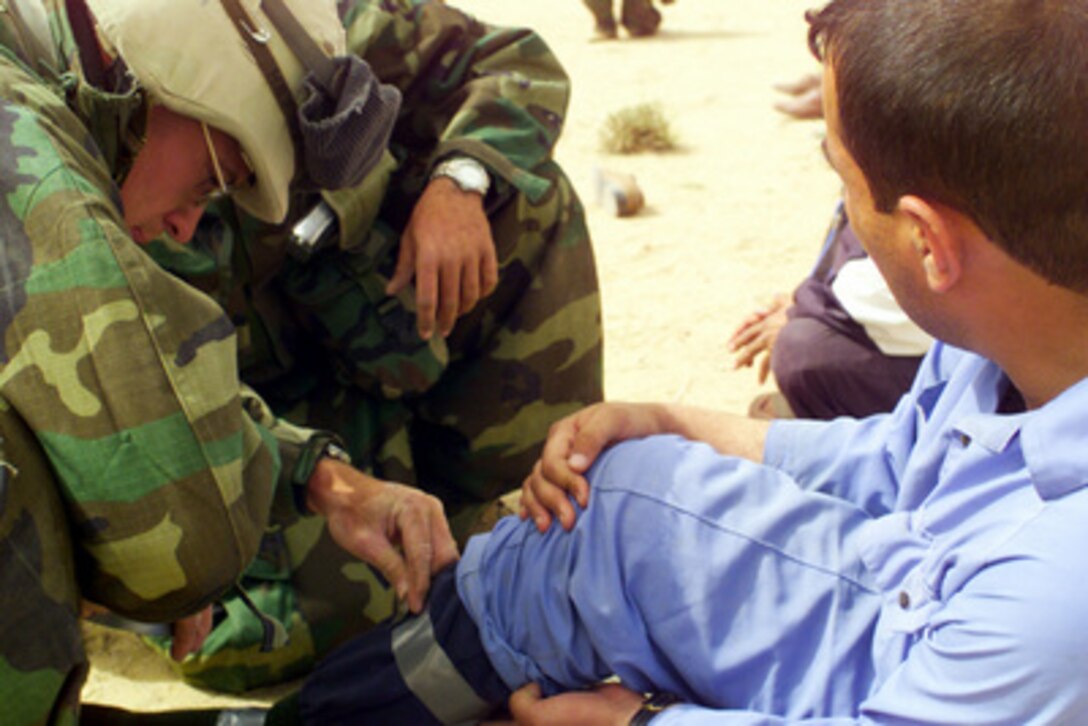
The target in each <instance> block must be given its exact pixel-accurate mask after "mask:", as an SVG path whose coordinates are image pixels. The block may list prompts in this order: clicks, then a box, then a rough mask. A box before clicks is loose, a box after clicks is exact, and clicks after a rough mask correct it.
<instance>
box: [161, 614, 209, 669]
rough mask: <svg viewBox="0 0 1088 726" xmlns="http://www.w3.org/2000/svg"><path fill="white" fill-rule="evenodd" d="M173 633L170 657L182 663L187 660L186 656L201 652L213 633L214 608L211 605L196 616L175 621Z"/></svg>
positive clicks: (172, 628)
mask: <svg viewBox="0 0 1088 726" xmlns="http://www.w3.org/2000/svg"><path fill="white" fill-rule="evenodd" d="M171 631H172V634H173V636H174V637H173V642H172V643H171V644H170V657H171V658H173V659H174V660H176V661H178V662H181V661H183V660H185V656H187V655H189V654H190V653H195V652H197V651H198V650H200V648H201V647H202V646H203V645H204V641H205V640H207V638H208V634H209V633H211V632H212V606H211V605H209V606H208V607H206V608H204V609H203V610H201V611H200V612H199V613H197V614H196V615H190V616H189V617H187V618H182V619H181V620H178V621H175V622H174V624H173V626H172V627H171Z"/></svg>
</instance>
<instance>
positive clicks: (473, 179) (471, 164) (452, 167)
mask: <svg viewBox="0 0 1088 726" xmlns="http://www.w3.org/2000/svg"><path fill="white" fill-rule="evenodd" d="M440 176H441V177H446V178H447V179H451V180H452V181H453V183H454V184H456V185H457V187H458V188H459V189H460V190H461V191H463V192H474V193H476V194H479V195H480V196H481V197H486V196H487V190H488V189H490V188H491V177H490V175H488V173H487V169H486V168H485V167H484V165H483V164H481V163H480V162H478V161H476V160H475V159H472V158H470V157H467V156H451V157H450V158H448V159H444V160H443V161H441V162H439V164H438V166H436V167H435V168H434V171H432V172H431V179H434V178H435V177H440Z"/></svg>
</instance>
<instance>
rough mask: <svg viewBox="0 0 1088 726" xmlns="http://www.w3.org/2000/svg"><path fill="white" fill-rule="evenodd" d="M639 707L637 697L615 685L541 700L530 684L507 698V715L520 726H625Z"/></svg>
mask: <svg viewBox="0 0 1088 726" xmlns="http://www.w3.org/2000/svg"><path fill="white" fill-rule="evenodd" d="M641 706H642V696H641V695H640V694H638V693H635V692H634V691H631V690H629V689H627V688H624V687H623V686H620V685H617V684H615V683H607V684H605V685H603V686H600V687H598V688H595V689H594V690H592V691H572V692H570V693H561V694H559V695H558V696H552V697H551V698H541V697H540V686H538V685H536V684H535V683H530V684H528V685H527V686H522V687H521V688H520V689H518V690H517V691H515V692H514V694H513V695H512V696H510V714H511V715H512V716H513V717H514V722H515V723H518V724H523V726H546V725H548V724H564V726H609V725H612V724H614V725H615V726H627V724H628V723H630V722H631V718H632V717H633V716H634V715H635V714H636V713H638V710H639V708H640V707H641Z"/></svg>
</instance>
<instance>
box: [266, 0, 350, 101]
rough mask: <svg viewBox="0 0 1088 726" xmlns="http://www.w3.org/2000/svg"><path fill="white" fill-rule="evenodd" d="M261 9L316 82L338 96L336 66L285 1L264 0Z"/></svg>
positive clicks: (327, 91)
mask: <svg viewBox="0 0 1088 726" xmlns="http://www.w3.org/2000/svg"><path fill="white" fill-rule="evenodd" d="M261 9H262V10H264V13H265V15H267V16H268V19H269V20H271V21H272V24H273V25H275V26H276V29H277V30H279V31H280V35H282V36H283V39H284V41H285V42H286V43H287V45H288V46H289V47H290V48H291V52H292V53H294V54H295V56H296V57H297V58H298V59H299V60H300V61H302V65H303V66H304V67H305V68H306V70H308V71H309V72H310V73H312V74H313V76H314V80H315V81H316V82H317V83H318V85H320V86H321V88H322V89H323V90H325V92H326V93H329V94H333V95H335V94H336V90H335V89H333V87H332V86H333V85H334V83H335V81H334V77H335V76H336V65H335V64H334V63H333V61H332V59H331V58H329V56H327V55H326V54H325V53H324V52H323V51H322V50H321V48H320V46H318V44H317V42H316V41H315V40H314V39H313V38H312V37H310V34H309V33H307V32H306V29H305V28H304V27H302V23H300V22H298V18H296V17H295V16H294V14H293V13H292V12H291V10H290V9H289V8H288V7H287V6H286V5H285V4H284V2H283V0H262V2H261Z"/></svg>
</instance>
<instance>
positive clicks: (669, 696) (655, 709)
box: [629, 693, 681, 726]
mask: <svg viewBox="0 0 1088 726" xmlns="http://www.w3.org/2000/svg"><path fill="white" fill-rule="evenodd" d="M680 702H681V701H680V697H679V696H677V695H675V694H673V693H647V694H646V695H645V696H644V697H643V699H642V707H641V708H639V710H638V711H637V712H635V715H634V716H632V717H631V721H630V723H629V726H646V724H648V723H650V721H652V720H653V718H654V717H655V716H657V715H658V714H659V713H661V712H662V711H664V710H665V709H666V708H669V707H670V706H675V705H676V704H678V703H680Z"/></svg>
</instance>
